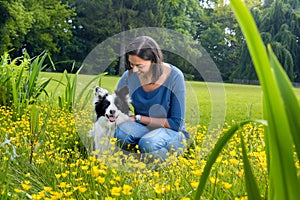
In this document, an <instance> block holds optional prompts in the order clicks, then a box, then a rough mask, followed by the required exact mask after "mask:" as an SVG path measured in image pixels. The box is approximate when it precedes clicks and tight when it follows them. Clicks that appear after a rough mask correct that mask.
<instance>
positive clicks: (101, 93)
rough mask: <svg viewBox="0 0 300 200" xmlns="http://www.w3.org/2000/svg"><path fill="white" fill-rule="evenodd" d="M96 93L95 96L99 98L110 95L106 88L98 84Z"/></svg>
mask: <svg viewBox="0 0 300 200" xmlns="http://www.w3.org/2000/svg"><path fill="white" fill-rule="evenodd" d="M94 95H95V97H98V99H99V100H103V99H104V98H105V97H106V96H107V95H108V91H107V90H106V89H104V88H101V87H99V86H97V87H95V89H94Z"/></svg>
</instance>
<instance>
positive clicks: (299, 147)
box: [268, 46, 300, 161]
mask: <svg viewBox="0 0 300 200" xmlns="http://www.w3.org/2000/svg"><path fill="white" fill-rule="evenodd" d="M268 52H269V58H270V62H271V66H272V68H273V71H274V74H275V78H276V81H277V82H278V86H279V89H280V93H281V97H282V99H283V102H284V107H285V109H286V113H287V117H288V119H289V121H288V122H289V125H290V129H291V132H292V137H293V140H294V143H295V147H296V151H297V156H298V160H299V161H300V134H299V130H300V120H299V116H300V105H299V103H298V100H297V97H296V95H295V93H294V90H293V86H292V84H291V82H290V80H289V78H288V76H287V74H286V73H285V71H284V70H283V68H282V67H281V65H280V63H279V61H278V59H277V58H276V56H275V54H274V53H273V51H272V49H271V47H270V46H268Z"/></svg>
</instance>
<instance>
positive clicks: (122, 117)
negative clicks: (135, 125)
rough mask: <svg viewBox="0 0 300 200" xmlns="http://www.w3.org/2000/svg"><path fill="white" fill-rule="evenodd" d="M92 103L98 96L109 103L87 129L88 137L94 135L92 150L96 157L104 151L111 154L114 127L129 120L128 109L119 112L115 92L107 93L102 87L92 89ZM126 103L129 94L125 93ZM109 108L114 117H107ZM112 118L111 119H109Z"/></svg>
mask: <svg viewBox="0 0 300 200" xmlns="http://www.w3.org/2000/svg"><path fill="white" fill-rule="evenodd" d="M94 95H95V97H94V100H93V105H96V103H97V102H98V101H99V97H100V98H104V97H105V98H106V99H107V100H108V101H109V102H110V105H109V106H108V107H107V108H106V110H105V115H104V116H100V117H99V118H98V119H97V121H96V122H95V123H94V126H93V129H92V130H90V131H89V137H94V152H93V154H94V155H96V156H97V157H98V158H99V157H101V156H102V155H103V154H104V153H105V154H111V153H112V150H113V143H114V142H113V140H114V139H113V138H114V133H115V130H116V127H117V126H118V125H119V124H121V123H123V122H126V121H128V120H129V116H130V111H129V113H128V114H125V113H123V112H121V111H120V110H119V109H118V108H117V106H116V105H115V103H114V99H115V98H116V94H115V93H113V94H111V95H110V94H108V91H107V90H106V89H104V88H100V87H96V88H95V90H94ZM125 101H126V103H127V104H128V105H129V104H130V98H129V95H126V99H125ZM111 110H114V111H115V113H114V117H108V116H110V115H111ZM111 118H112V121H111V120H110V119H111Z"/></svg>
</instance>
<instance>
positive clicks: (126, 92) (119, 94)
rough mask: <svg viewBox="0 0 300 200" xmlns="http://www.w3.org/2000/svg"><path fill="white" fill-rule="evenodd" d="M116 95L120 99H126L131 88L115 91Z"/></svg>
mask: <svg viewBox="0 0 300 200" xmlns="http://www.w3.org/2000/svg"><path fill="white" fill-rule="evenodd" d="M115 93H116V95H117V96H119V97H126V95H128V94H129V88H128V86H127V85H125V86H124V87H122V88H120V89H119V90H116V91H115Z"/></svg>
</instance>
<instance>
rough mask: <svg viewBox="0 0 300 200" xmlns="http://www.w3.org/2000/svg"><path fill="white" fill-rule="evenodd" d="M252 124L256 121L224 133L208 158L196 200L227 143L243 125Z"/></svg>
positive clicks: (245, 122) (235, 126)
mask: <svg viewBox="0 0 300 200" xmlns="http://www.w3.org/2000/svg"><path fill="white" fill-rule="evenodd" d="M250 122H254V121H250V120H247V121H244V122H241V123H238V124H234V125H233V126H232V127H231V128H230V129H229V130H228V131H226V132H224V133H223V135H222V136H221V137H220V139H219V140H218V141H217V143H216V145H215V147H214V148H213V150H212V152H211V154H210V155H209V157H208V160H207V162H206V164H205V167H204V170H203V173H202V175H201V177H200V181H199V185H198V188H197V193H196V196H195V199H200V196H201V195H202V193H203V191H204V187H205V185H206V182H207V179H208V176H209V174H210V171H211V168H212V166H213V164H214V163H215V161H216V160H217V158H218V156H219V154H220V152H221V151H222V150H223V148H224V146H225V145H226V144H227V142H228V141H229V140H230V138H232V136H233V135H234V133H235V132H236V131H237V130H238V129H239V128H240V127H241V126H243V125H245V124H247V123H250Z"/></svg>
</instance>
